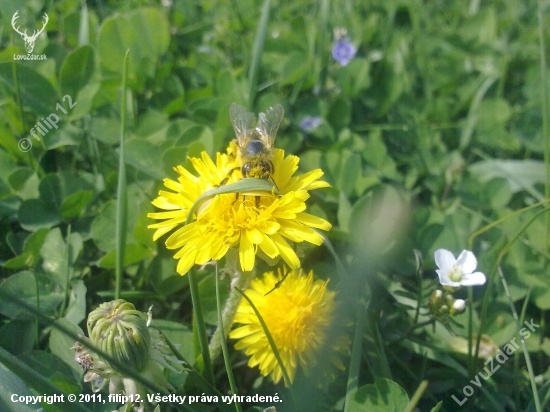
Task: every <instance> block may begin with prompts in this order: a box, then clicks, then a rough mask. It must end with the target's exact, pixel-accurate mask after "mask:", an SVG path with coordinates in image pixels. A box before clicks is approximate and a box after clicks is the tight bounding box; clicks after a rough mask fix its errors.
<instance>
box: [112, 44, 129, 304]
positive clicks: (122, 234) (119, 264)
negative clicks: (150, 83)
mask: <svg viewBox="0 0 550 412" xmlns="http://www.w3.org/2000/svg"><path fill="white" fill-rule="evenodd" d="M129 55H130V49H128V50H126V54H125V55H124V69H123V72H122V99H121V100H122V102H121V108H120V109H121V110H120V113H121V122H120V148H119V150H120V152H119V158H118V187H117V199H118V200H117V204H116V229H115V233H116V234H115V237H116V266H115V267H116V268H115V271H116V284H115V299H118V298H119V296H120V286H121V283H122V272H123V270H124V251H125V248H126V227H127V225H128V203H127V201H128V200H127V198H126V196H127V193H126V165H125V163H124V133H125V132H126V87H127V85H128V56H129Z"/></svg>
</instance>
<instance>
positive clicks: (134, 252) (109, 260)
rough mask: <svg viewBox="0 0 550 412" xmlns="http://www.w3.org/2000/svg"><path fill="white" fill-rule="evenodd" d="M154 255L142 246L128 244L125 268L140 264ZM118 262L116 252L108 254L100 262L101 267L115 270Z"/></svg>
mask: <svg viewBox="0 0 550 412" xmlns="http://www.w3.org/2000/svg"><path fill="white" fill-rule="evenodd" d="M151 254H152V252H151V250H150V249H147V248H146V247H144V246H142V245H136V244H134V243H131V244H126V249H125V251H124V267H126V266H129V265H133V264H134V263H137V262H140V261H142V260H143V259H147V258H148V257H150V256H151ZM115 261H116V251H114V250H113V251H111V252H109V253H108V254H106V255H105V256H104V257H103V258H102V259H101V260H100V261H99V267H101V268H105V269H114V268H115Z"/></svg>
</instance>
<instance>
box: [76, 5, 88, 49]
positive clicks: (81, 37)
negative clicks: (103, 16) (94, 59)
mask: <svg viewBox="0 0 550 412" xmlns="http://www.w3.org/2000/svg"><path fill="white" fill-rule="evenodd" d="M89 43H90V22H89V17H88V6H86V1H85V0H82V5H81V8H80V25H79V28H78V45H79V46H86V45H87V44H89Z"/></svg>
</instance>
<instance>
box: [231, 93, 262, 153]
mask: <svg viewBox="0 0 550 412" xmlns="http://www.w3.org/2000/svg"><path fill="white" fill-rule="evenodd" d="M229 118H230V119H231V123H232V124H233V129H234V130H235V135H236V136H237V143H238V144H239V146H241V147H243V146H244V145H245V143H246V137H247V135H248V133H249V131H250V130H252V129H253V128H254V123H255V122H256V116H254V113H251V112H247V111H246V109H245V108H244V107H243V106H241V105H239V104H237V103H231V107H230V108H229Z"/></svg>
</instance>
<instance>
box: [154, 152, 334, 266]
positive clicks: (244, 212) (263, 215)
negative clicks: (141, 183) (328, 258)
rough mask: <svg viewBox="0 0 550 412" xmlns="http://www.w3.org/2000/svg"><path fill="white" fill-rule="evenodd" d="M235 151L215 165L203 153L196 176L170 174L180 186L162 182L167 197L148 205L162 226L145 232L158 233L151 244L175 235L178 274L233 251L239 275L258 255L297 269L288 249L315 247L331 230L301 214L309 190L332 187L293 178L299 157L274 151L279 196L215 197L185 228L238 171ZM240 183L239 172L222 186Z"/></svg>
mask: <svg viewBox="0 0 550 412" xmlns="http://www.w3.org/2000/svg"><path fill="white" fill-rule="evenodd" d="M235 153H236V146H235V143H232V144H231V145H230V146H229V149H228V153H227V154H220V153H218V154H217V157H216V163H214V162H213V161H212V159H211V158H210V157H209V156H208V154H206V152H203V153H202V154H201V158H200V159H198V158H189V160H190V161H191V164H192V165H193V167H194V169H195V171H196V172H197V173H198V176H195V175H193V174H192V173H190V172H189V171H188V170H186V169H185V168H184V167H183V166H178V167H176V168H174V170H175V171H176V172H177V173H178V174H179V178H178V181H177V182H176V181H174V180H171V179H164V185H165V187H166V188H168V189H169V190H170V191H164V190H161V191H160V192H159V197H157V198H156V199H155V200H154V201H153V202H152V203H153V205H155V206H156V207H158V208H159V209H164V210H165V211H163V212H157V213H149V214H148V216H149V217H150V218H153V219H159V220H162V221H161V222H159V223H155V224H152V225H150V226H149V228H152V229H156V231H155V233H154V235H153V239H154V240H157V239H158V238H159V237H161V236H162V235H164V234H166V233H168V232H170V231H172V230H173V229H176V228H177V229H176V230H175V231H174V232H173V233H172V234H171V235H170V236H169V237H168V239H167V240H166V247H167V248H168V249H179V250H178V251H177V252H176V254H175V255H174V258H176V259H178V260H179V261H178V265H177V271H178V273H180V274H181V275H184V274H186V273H187V272H188V271H189V269H191V267H193V265H194V264H197V265H203V264H205V263H206V262H208V261H210V260H219V259H221V258H222V257H223V256H225V254H226V253H227V251H228V250H229V248H231V247H234V248H238V249H239V260H240V264H241V268H242V270H243V271H250V270H252V269H253V267H254V262H255V256H256V254H257V253H258V251H259V250H261V251H262V252H263V253H264V254H265V255H267V256H268V257H269V258H271V259H274V258H276V257H278V256H280V257H281V258H282V259H283V260H284V261H285V262H286V263H287V265H288V266H290V267H291V268H297V267H299V266H300V261H299V259H298V256H297V255H296V253H295V252H294V250H293V249H292V247H291V246H290V245H289V243H288V241H287V240H290V241H292V242H296V243H299V242H303V241H307V242H310V243H313V244H315V245H320V244H321V243H322V242H323V238H322V236H321V235H320V234H319V233H317V232H316V231H314V230H313V228H316V229H322V230H329V229H330V228H331V224H330V223H329V222H327V221H326V220H324V219H321V218H318V217H316V216H313V215H311V214H309V213H306V212H305V209H306V200H307V199H308V198H309V193H308V191H309V190H312V189H317V188H321V187H330V185H329V184H328V183H326V182H323V181H321V180H319V178H320V177H321V176H322V175H323V171H322V170H320V169H316V170H313V171H311V172H309V173H305V174H303V175H300V176H294V173H295V172H296V170H297V169H298V162H299V158H298V157H297V156H293V155H289V156H285V154H284V151H283V150H281V149H275V153H274V158H273V168H274V172H273V174H272V178H273V181H274V182H275V184H276V185H277V188H278V190H279V192H280V193H281V196H277V195H275V194H270V193H265V194H262V195H261V196H259V195H257V194H255V195H246V194H240V195H239V196H238V198H237V195H236V194H235V193H228V194H218V195H216V196H214V197H213V198H212V199H210V200H208V201H206V202H204V203H203V204H202V205H201V206H200V207H199V209H198V210H197V211H196V212H195V214H196V216H194V219H192V220H191V221H190V223H189V224H187V225H185V222H186V219H187V216H188V214H189V210H190V208H191V207H192V205H193V204H194V203H195V201H196V200H197V199H198V198H199V197H200V196H201V195H202V194H204V193H205V192H207V191H208V190H211V189H214V188H216V187H218V186H219V184H220V182H222V181H223V180H224V179H225V178H226V177H227V176H228V174H229V172H230V171H231V170H232V169H234V168H235V166H236V165H237V159H236V156H235ZM240 179H242V174H241V171H240V169H237V170H235V171H234V173H232V174H231V175H230V177H229V179H228V181H227V183H226V184H230V183H234V182H236V181H238V180H240Z"/></svg>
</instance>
